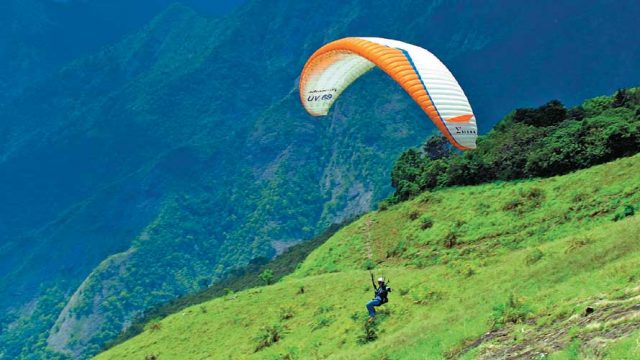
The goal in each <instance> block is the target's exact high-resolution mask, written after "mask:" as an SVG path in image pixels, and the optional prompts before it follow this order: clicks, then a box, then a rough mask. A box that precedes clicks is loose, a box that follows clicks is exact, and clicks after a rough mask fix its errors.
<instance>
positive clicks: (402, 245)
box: [387, 240, 407, 258]
mask: <svg viewBox="0 0 640 360" xmlns="http://www.w3.org/2000/svg"><path fill="white" fill-rule="evenodd" d="M406 251H407V243H406V241H405V240H400V241H398V242H397V243H396V245H395V246H394V247H393V248H391V249H389V250H387V257H388V258H389V257H396V256H400V255H402V254H404V253H405V252H406Z"/></svg>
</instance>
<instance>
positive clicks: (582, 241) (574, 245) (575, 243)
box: [564, 238, 593, 254]
mask: <svg viewBox="0 0 640 360" xmlns="http://www.w3.org/2000/svg"><path fill="white" fill-rule="evenodd" d="M592 242H593V240H592V239H590V238H579V239H573V240H571V242H570V243H569V246H567V248H566V249H565V250H564V253H565V254H568V253H571V252H574V251H575V250H577V249H579V248H581V247H583V246H585V245H588V244H590V243H592Z"/></svg>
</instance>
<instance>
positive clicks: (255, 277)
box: [105, 223, 346, 349]
mask: <svg viewBox="0 0 640 360" xmlns="http://www.w3.org/2000/svg"><path fill="white" fill-rule="evenodd" d="M345 224H346V223H345ZM343 225H344V224H334V225H331V226H330V227H329V228H328V229H327V230H326V231H325V232H323V233H322V234H320V235H318V236H316V237H315V238H313V239H311V240H308V241H305V242H302V243H300V244H297V245H294V246H292V247H290V248H288V249H287V250H286V251H285V252H284V253H282V254H281V255H280V256H278V257H276V258H275V259H273V260H271V261H269V260H268V259H266V258H256V259H254V260H252V261H251V262H250V263H249V265H247V266H246V267H243V268H238V269H234V270H232V271H230V272H229V273H230V275H229V276H228V277H227V278H225V279H223V280H221V281H219V282H216V283H215V284H213V285H211V286H209V287H207V288H206V289H202V290H200V291H197V292H195V293H192V294H188V295H184V296H181V297H179V298H177V299H174V300H172V301H169V302H167V303H164V304H161V305H159V306H156V307H153V308H151V309H149V310H148V311H146V312H145V313H144V315H143V316H141V317H138V318H136V319H135V320H134V321H133V322H132V324H130V325H129V326H128V327H127V329H126V331H123V332H122V333H120V334H119V336H118V337H117V338H115V339H114V340H112V341H109V342H108V343H107V344H106V346H105V349H108V348H110V347H112V346H114V345H117V344H120V343H122V342H124V341H126V340H128V339H130V338H132V337H133V336H135V335H138V334H139V333H141V332H143V331H144V330H145V329H146V328H147V326H148V324H149V323H155V322H156V321H157V319H160V318H164V317H166V316H168V315H170V314H173V313H176V312H179V311H181V310H183V309H185V308H187V307H189V306H193V305H197V304H200V303H203V302H205V301H208V300H211V299H213V298H217V297H221V296H229V297H231V296H233V294H234V293H236V292H237V291H241V290H244V289H248V288H251V287H256V286H259V285H261V284H262V280H261V279H260V274H262V273H264V271H266V270H267V269H268V270H270V271H271V274H272V276H273V277H272V279H271V281H277V280H280V279H281V278H282V277H283V276H285V275H288V274H290V273H291V272H293V271H294V270H295V269H296V267H297V266H298V265H299V264H300V263H301V262H302V261H303V260H304V259H305V258H306V257H307V255H309V254H310V253H311V251H313V250H314V249H316V248H317V247H318V246H320V245H322V244H323V243H324V242H325V241H327V239H329V237H330V236H331V235H333V234H335V232H336V231H337V230H338V229H339V228H340V227H341V226H343ZM298 291H299V292H302V293H304V289H303V288H302V287H301V288H300V289H299V290H298ZM202 309H204V310H205V311H204V312H206V307H203V308H201V310H202ZM281 310H282V315H281V316H282V317H283V318H289V317H292V316H293V310H292V308H291V307H288V308H283V309H281Z"/></svg>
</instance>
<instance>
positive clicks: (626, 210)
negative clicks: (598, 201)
mask: <svg viewBox="0 0 640 360" xmlns="http://www.w3.org/2000/svg"><path fill="white" fill-rule="evenodd" d="M635 213H636V210H635V208H634V207H633V206H631V205H625V206H624V207H622V208H621V209H620V210H618V211H617V212H616V213H615V214H614V215H613V221H620V220H622V219H624V218H626V217H629V216H633V215H635Z"/></svg>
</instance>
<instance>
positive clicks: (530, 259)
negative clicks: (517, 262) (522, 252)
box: [524, 248, 544, 265]
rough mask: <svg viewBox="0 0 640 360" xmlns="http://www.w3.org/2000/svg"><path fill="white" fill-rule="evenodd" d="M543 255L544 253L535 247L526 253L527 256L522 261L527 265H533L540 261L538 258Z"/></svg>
mask: <svg viewBox="0 0 640 360" xmlns="http://www.w3.org/2000/svg"><path fill="white" fill-rule="evenodd" d="M543 256H544V253H543V252H542V250H540V249H538V248H535V249H533V250H531V251H530V252H529V253H528V254H527V257H526V258H525V260H524V262H525V263H526V264H527V265H533V264H535V263H537V262H538V261H540V259H542V257H543Z"/></svg>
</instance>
